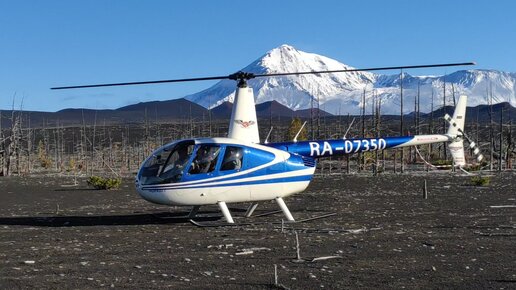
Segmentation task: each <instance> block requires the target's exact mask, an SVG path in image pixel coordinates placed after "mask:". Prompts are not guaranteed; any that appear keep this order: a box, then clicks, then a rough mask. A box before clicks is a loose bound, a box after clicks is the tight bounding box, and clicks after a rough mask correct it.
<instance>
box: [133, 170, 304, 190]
mask: <svg viewBox="0 0 516 290" xmlns="http://www.w3.org/2000/svg"><path fill="white" fill-rule="evenodd" d="M241 178H245V177H241ZM311 179H312V175H311V174H309V175H299V176H292V177H282V178H274V179H263V180H252V181H240V182H239V181H238V180H235V182H232V183H225V184H215V185H213V184H211V185H210V184H192V185H181V184H180V183H176V184H170V185H168V186H161V187H157V186H144V187H142V190H150V191H153V190H159V191H160V190H169V189H193V188H206V187H224V186H241V185H255V184H269V183H284V182H285V183H286V182H298V181H310V180H311ZM213 182H217V181H213Z"/></svg>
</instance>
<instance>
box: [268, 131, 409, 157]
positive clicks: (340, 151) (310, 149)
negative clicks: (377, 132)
mask: <svg viewBox="0 0 516 290" xmlns="http://www.w3.org/2000/svg"><path fill="white" fill-rule="evenodd" d="M413 138H414V136H402V137H385V138H363V139H336V140H316V141H300V142H281V143H269V144H263V145H265V146H269V147H273V148H276V149H280V150H284V151H288V152H290V153H294V154H299V155H302V156H306V157H312V158H319V157H329V156H341V155H346V154H353V153H358V152H366V151H375V150H383V149H388V148H392V147H396V146H399V145H402V144H404V143H407V142H409V141H410V140H412V139H413Z"/></svg>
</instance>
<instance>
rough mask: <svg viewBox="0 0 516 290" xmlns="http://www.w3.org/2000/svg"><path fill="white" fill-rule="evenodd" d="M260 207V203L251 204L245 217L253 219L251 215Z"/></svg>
mask: <svg viewBox="0 0 516 290" xmlns="http://www.w3.org/2000/svg"><path fill="white" fill-rule="evenodd" d="M257 207H258V203H253V204H251V205H250V206H249V207H248V208H247V211H246V212H245V217H251V215H252V214H253V212H254V210H255V209H256V208H257Z"/></svg>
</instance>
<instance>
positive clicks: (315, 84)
mask: <svg viewBox="0 0 516 290" xmlns="http://www.w3.org/2000/svg"><path fill="white" fill-rule="evenodd" d="M353 68H354V67H351V66H349V65H346V64H343V63H340V62H338V61H336V60H334V59H331V58H328V57H325V56H322V55H318V54H315V53H308V52H303V51H300V50H297V49H296V48H294V47H292V46H290V45H282V46H280V47H277V48H274V49H272V50H270V51H269V52H267V53H266V54H265V55H263V56H262V57H260V58H259V59H257V60H255V61H254V62H252V63H251V64H249V65H248V66H246V67H245V68H243V69H242V71H245V72H252V73H255V74H267V73H281V72H299V71H322V70H344V69H353ZM400 78H403V96H404V105H405V108H404V113H409V112H411V111H413V109H414V107H413V103H414V97H415V96H416V95H417V92H418V90H419V92H420V100H421V102H420V108H421V111H422V112H430V111H431V109H432V99H433V102H434V106H433V108H434V109H436V108H438V107H440V106H442V104H443V92H444V91H446V97H447V100H446V104H447V105H451V104H453V96H455V98H458V96H459V94H466V95H468V96H469V99H468V106H477V105H482V104H487V103H488V98H487V96H488V95H489V96H490V98H491V97H492V101H493V103H494V104H496V103H502V102H508V103H509V104H511V105H512V106H516V94H515V92H516V73H508V72H502V71H496V70H475V69H470V70H460V71H456V72H454V73H451V74H447V75H443V76H413V75H410V74H408V73H406V72H405V73H403V74H399V73H398V74H391V75H384V74H376V73H371V72H365V71H364V72H350V73H335V74H310V75H299V76H281V77H268V78H256V79H252V80H250V81H249V82H248V84H249V85H250V86H251V87H252V88H253V89H254V93H255V98H256V103H258V104H259V103H263V102H267V101H273V100H275V101H277V102H279V103H280V104H282V105H284V106H286V107H288V108H290V109H293V110H299V109H308V108H310V107H311V106H312V103H313V102H314V101H315V103H317V101H318V102H319V108H321V109H322V110H324V111H326V112H329V113H331V114H348V113H350V114H358V113H359V112H360V110H361V108H362V106H363V105H365V106H366V108H370V107H371V105H368V104H371V102H372V100H373V96H377V97H378V98H379V99H380V100H381V107H382V112H383V113H386V114H399V112H400V102H401V101H400ZM364 90H365V92H366V101H365V104H363V101H362V95H363V93H364ZM234 93H235V82H234V81H232V80H223V81H220V82H218V83H217V84H215V85H213V86H212V87H210V88H207V89H206V90H203V91H201V92H198V93H195V94H192V95H189V96H186V97H185V98H186V99H187V100H190V101H192V102H195V103H197V104H199V105H201V106H203V107H206V108H213V107H216V106H218V105H220V104H222V103H224V102H228V101H229V102H232V101H233V99H234ZM432 95H433V98H432Z"/></svg>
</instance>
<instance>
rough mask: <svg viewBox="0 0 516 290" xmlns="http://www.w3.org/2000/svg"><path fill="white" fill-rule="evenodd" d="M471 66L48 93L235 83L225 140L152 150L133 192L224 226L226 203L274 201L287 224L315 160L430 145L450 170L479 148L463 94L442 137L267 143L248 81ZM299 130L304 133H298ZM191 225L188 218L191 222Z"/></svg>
mask: <svg viewBox="0 0 516 290" xmlns="http://www.w3.org/2000/svg"><path fill="white" fill-rule="evenodd" d="M474 64H475V63H474V62H466V63H446V64H429V65H412V66H395V67H373V68H360V69H345V70H328V71H306V72H286V73H269V74H253V73H249V72H242V71H239V72H237V73H234V74H230V75H225V76H214V77H201V78H185V79H172V80H159V81H143V82H126V83H110V84H95V85H80V86H66V87H54V88H51V89H53V90H60V89H79V88H92V87H107V86H125V85H143V84H156V83H175V82H190V81H206V80H222V79H230V80H234V81H236V82H237V88H236V93H235V98H234V103H233V109H232V113H231V117H230V120H229V122H230V123H229V130H228V135H227V136H226V137H214V138H191V139H183V140H176V141H172V142H170V143H168V144H165V145H164V146H162V147H160V148H157V149H156V150H155V151H154V152H153V153H152V154H151V155H150V156H149V157H147V158H146V159H145V160H144V161H143V163H142V165H141V166H140V168H139V170H138V173H137V175H136V178H135V187H136V190H137V191H138V193H139V195H140V196H141V197H142V198H143V199H145V200H147V201H149V202H152V203H156V204H162V205H170V206H191V207H192V210H191V212H190V214H189V215H188V217H189V218H194V217H195V215H196V214H197V212H198V210H199V208H200V207H201V206H207V205H218V207H219V208H220V211H221V212H222V214H223V216H224V218H225V220H226V223H228V224H234V223H235V222H234V219H233V216H232V214H231V212H230V211H229V209H228V206H227V204H228V203H251V205H250V206H249V208H248V210H247V212H246V213H245V217H250V216H251V215H252V214H253V212H254V210H255V209H256V207H257V206H258V202H264V201H270V200H274V201H276V203H277V204H278V206H279V207H280V209H281V211H282V212H283V214H284V215H285V218H286V220H287V221H289V222H295V221H296V220H295V219H294V217H293V216H292V213H291V212H290V210H289V208H288V207H287V205H286V203H285V201H284V198H286V197H288V196H291V195H293V194H296V193H300V192H302V191H304V190H305V189H306V188H307V187H308V185H309V184H310V182H311V180H312V178H313V175H314V172H315V170H316V163H317V159H319V158H323V157H335V156H343V155H347V154H355V153H360V152H367V151H376V150H384V149H390V148H401V147H407V146H416V145H424V144H431V143H441V142H446V143H448V148H449V149H450V152H451V155H452V159H453V162H454V165H455V166H464V165H465V164H466V160H465V157H464V144H463V141H464V140H466V141H468V142H469V147H470V148H471V149H472V150H473V152H474V154H475V155H477V160H478V161H481V160H482V158H483V156H482V155H481V154H480V153H479V151H480V150H479V148H478V146H477V145H476V144H475V143H474V142H473V141H471V139H470V138H469V137H468V136H467V135H466V134H465V132H464V122H465V114H466V103H467V97H466V96H465V95H462V96H460V98H459V100H458V102H457V104H456V107H455V111H454V113H453V116H449V115H446V116H445V120H446V121H447V122H448V123H449V124H450V125H449V129H448V131H447V133H446V134H431V135H414V136H398V137H378V138H354V139H346V138H345V137H344V138H341V139H331V140H310V141H298V140H297V136H296V137H295V138H294V140H292V141H286V142H278V143H269V142H268V141H267V140H265V141H264V142H261V141H260V136H259V131H258V120H257V117H256V109H255V99H254V94H253V89H252V88H251V87H249V86H248V84H247V81H248V80H250V79H253V78H261V77H278V76H287V75H303V74H326V73H349V72H356V71H379V70H403V69H416V68H430V67H449V66H464V65H474ZM301 129H302V128H301ZM191 221H192V220H191Z"/></svg>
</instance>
